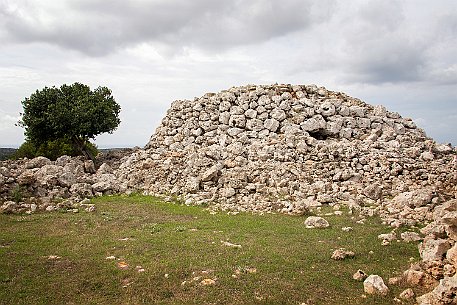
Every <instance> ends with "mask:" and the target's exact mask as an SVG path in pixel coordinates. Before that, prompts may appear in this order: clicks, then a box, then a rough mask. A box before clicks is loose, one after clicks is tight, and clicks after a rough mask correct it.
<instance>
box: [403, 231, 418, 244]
mask: <svg viewBox="0 0 457 305" xmlns="http://www.w3.org/2000/svg"><path fill="white" fill-rule="evenodd" d="M400 237H401V239H402V240H403V241H404V242H407V243H409V242H416V241H419V240H421V239H422V238H421V236H420V235H419V233H416V232H410V231H407V232H403V233H401V234H400Z"/></svg>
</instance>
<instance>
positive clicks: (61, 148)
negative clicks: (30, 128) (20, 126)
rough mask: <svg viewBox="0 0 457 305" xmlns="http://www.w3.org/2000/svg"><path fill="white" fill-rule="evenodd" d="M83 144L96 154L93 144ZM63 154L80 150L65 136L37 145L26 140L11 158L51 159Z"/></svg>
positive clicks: (77, 153)
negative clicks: (42, 157) (40, 157)
mask: <svg viewBox="0 0 457 305" xmlns="http://www.w3.org/2000/svg"><path fill="white" fill-rule="evenodd" d="M85 145H86V148H87V149H88V150H89V151H90V152H91V154H92V155H93V156H96V155H97V154H98V149H97V146H96V145H95V144H93V143H91V142H86V143H85ZM63 155H67V156H72V157H75V156H79V155H81V152H80V150H79V149H78V148H76V147H75V146H74V145H73V143H72V142H71V141H70V140H69V139H66V138H62V139H58V140H54V141H48V142H44V143H42V144H40V145H39V146H38V147H37V146H36V145H35V144H33V143H32V142H30V141H26V142H24V143H23V144H22V145H21V146H20V147H19V148H18V150H17V151H16V152H15V153H14V154H13V156H12V159H15V160H17V159H21V158H29V159H32V158H35V157H38V156H44V157H46V158H49V159H51V160H56V159H57V158H58V157H60V156H63Z"/></svg>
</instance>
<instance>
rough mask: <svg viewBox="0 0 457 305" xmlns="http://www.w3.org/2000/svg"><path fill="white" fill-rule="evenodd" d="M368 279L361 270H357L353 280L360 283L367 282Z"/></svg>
mask: <svg viewBox="0 0 457 305" xmlns="http://www.w3.org/2000/svg"><path fill="white" fill-rule="evenodd" d="M367 277H368V275H367V274H366V273H365V272H363V271H362V270H360V269H359V270H357V272H356V273H354V274H353V275H352V278H353V279H354V280H356V281H359V282H361V281H363V280H365V279H366V278H367Z"/></svg>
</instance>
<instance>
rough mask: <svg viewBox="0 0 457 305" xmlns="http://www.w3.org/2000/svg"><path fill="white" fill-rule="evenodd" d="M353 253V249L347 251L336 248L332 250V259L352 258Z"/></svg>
mask: <svg viewBox="0 0 457 305" xmlns="http://www.w3.org/2000/svg"><path fill="white" fill-rule="evenodd" d="M354 256H355V253H354V252H353V251H347V250H346V249H344V248H340V249H337V250H335V251H333V254H332V259H334V260H343V259H346V258H353V257H354Z"/></svg>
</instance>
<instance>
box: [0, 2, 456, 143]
mask: <svg viewBox="0 0 457 305" xmlns="http://www.w3.org/2000/svg"><path fill="white" fill-rule="evenodd" d="M456 20H457V1H454V0H441V1H435V2H433V3H432V2H430V1H425V0H418V1H399V0H386V1H374V0H369V1H366V0H354V1H350V2H349V1H344V0H326V1H301V0H285V1H281V2H278V1H268V0H255V1H249V2H245V1H241V0H236V1H211V0H196V1H185V0H167V1H165V0H156V1H144V0H134V1H122V0H114V1H110V3H109V5H107V4H106V1H101V0H64V1H57V2H56V1H49V0H48V1H44V0H40V1H38V0H16V1H12V0H3V1H1V2H0V39H1V41H2V44H1V45H0V82H1V83H2V86H1V87H0V97H1V99H2V101H1V102H0V103H1V107H2V109H4V110H5V111H6V112H7V113H9V114H10V115H12V116H14V115H16V114H17V113H19V112H20V111H21V105H20V101H21V100H22V99H23V98H24V97H27V96H29V95H30V94H31V93H32V92H34V91H35V90H37V89H41V88H43V87H44V86H53V85H56V86H59V85H61V84H63V83H67V84H68V83H73V82H76V81H78V82H82V83H86V84H88V85H90V86H91V87H92V88H93V87H97V86H99V85H102V86H108V87H109V88H111V89H112V90H113V94H114V96H115V98H116V100H117V101H118V102H119V103H120V104H121V106H122V112H121V119H122V123H121V125H120V127H119V129H118V130H117V131H116V132H115V133H114V134H113V135H102V136H100V137H99V138H98V139H97V141H98V143H99V145H100V146H103V145H108V144H113V143H114V144H113V145H116V144H119V145H144V144H145V143H146V142H147V140H148V139H149V136H150V135H151V134H152V132H153V131H154V128H155V127H156V126H157V124H158V123H159V122H160V120H161V118H162V117H163V116H164V114H165V112H166V110H167V108H168V106H169V105H170V103H171V102H172V101H173V100H175V99H186V98H187V99H192V98H193V97H194V96H201V95H203V94H204V93H205V92H217V91H220V90H223V89H226V88H229V87H231V86H236V85H244V84H248V83H257V84H265V83H275V82H278V83H298V84H306V83H316V84H318V85H324V86H326V87H328V88H329V89H333V90H338V91H344V92H347V93H348V94H350V95H352V96H355V97H359V98H361V99H363V100H365V101H366V102H368V103H373V104H384V105H386V106H387V107H388V108H390V109H392V110H394V111H399V112H400V113H401V114H402V115H404V116H407V117H418V118H422V119H423V120H424V121H423V122H422V123H420V124H424V126H426V129H427V132H428V133H429V134H430V135H431V136H433V137H435V138H437V139H439V140H440V141H444V142H445V141H451V142H453V143H454V144H456V143H457V135H454V134H453V133H451V132H449V130H456V129H457V126H456V125H457V124H456V120H455V119H452V118H451V116H449V115H452V114H455V113H456V111H455V110H453V109H456V107H455V106H453V105H455V102H456V101H455V96H457V58H456V57H455V54H457V21H456ZM133 109H135V111H133ZM437 120H439V121H440V122H441V123H442V124H443V125H442V126H438V124H434V123H435V122H436V121H437ZM419 122H421V121H419ZM425 124H427V125H425ZM19 131H21V130H19ZM13 135H14V137H16V138H15V139H16V140H15V141H16V142H19V143H20V142H21V140H22V138H21V137H22V135H21V133H20V132H16V133H14V132H9V131H8V134H6V132H3V131H0V141H2V142H3V143H6V142H4V141H9V142H10V141H11V140H10V139H12V138H11V137H12V136H13ZM5 139H8V140H5ZM1 144H2V143H0V145H1Z"/></svg>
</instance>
